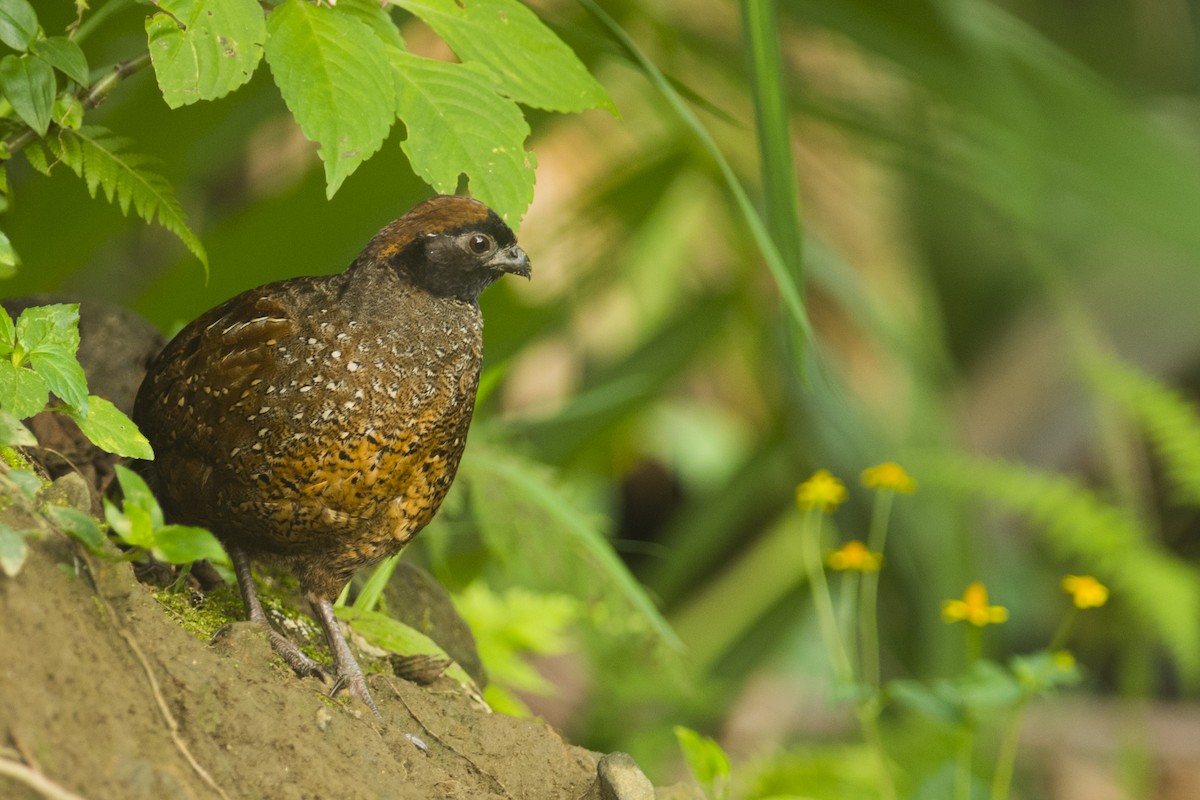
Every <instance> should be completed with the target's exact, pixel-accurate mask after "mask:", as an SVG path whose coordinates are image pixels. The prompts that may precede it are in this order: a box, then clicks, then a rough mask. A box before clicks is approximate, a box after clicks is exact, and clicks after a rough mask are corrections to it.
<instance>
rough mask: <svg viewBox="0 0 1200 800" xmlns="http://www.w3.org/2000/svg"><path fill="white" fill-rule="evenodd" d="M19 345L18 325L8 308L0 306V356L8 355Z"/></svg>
mask: <svg viewBox="0 0 1200 800" xmlns="http://www.w3.org/2000/svg"><path fill="white" fill-rule="evenodd" d="M16 346H17V326H16V325H14V324H13V318H12V317H11V316H9V314H8V309H6V308H5V307H4V306H0V356H4V357H6V358H7V357H8V356H9V355H11V354H12V351H13V348H14V347H16Z"/></svg>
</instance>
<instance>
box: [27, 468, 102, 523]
mask: <svg viewBox="0 0 1200 800" xmlns="http://www.w3.org/2000/svg"><path fill="white" fill-rule="evenodd" d="M38 500H39V501H40V502H42V503H48V504H52V505H56V506H69V507H71V508H77V509H79V510H80V511H82V512H83V513H85V514H90V513H91V511H92V493H91V490H90V489H89V488H88V484H87V481H86V480H84V479H83V476H82V475H80V474H79V473H78V472H68V473H67V474H65V475H62V476H61V477H58V478H55V479H54V482H53V483H51V484H50V485H49V486H47V487H46V488H44V489H42V491H41V492H39V493H38Z"/></svg>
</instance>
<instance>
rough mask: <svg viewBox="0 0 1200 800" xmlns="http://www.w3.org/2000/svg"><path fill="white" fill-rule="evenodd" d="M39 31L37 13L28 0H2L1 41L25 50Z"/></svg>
mask: <svg viewBox="0 0 1200 800" xmlns="http://www.w3.org/2000/svg"><path fill="white" fill-rule="evenodd" d="M37 32H38V21H37V14H35V13H34V11H33V6H31V5H29V3H28V2H27V0H0V42H4V43H5V44H6V45H8V46H9V47H11V48H12V49H13V50H20V51H22V52H24V51H25V50H27V49H28V48H29V43H30V42H32V41H33V39H34V37H35V36H37Z"/></svg>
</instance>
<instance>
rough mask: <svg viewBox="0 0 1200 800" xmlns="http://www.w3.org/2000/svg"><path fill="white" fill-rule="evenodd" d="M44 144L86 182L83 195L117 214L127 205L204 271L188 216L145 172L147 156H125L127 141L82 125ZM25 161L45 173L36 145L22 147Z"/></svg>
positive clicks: (204, 259) (161, 184) (42, 155)
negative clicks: (174, 239) (100, 196)
mask: <svg viewBox="0 0 1200 800" xmlns="http://www.w3.org/2000/svg"><path fill="white" fill-rule="evenodd" d="M45 144H46V146H47V148H48V149H49V150H50V152H51V153H52V154H53V155H54V157H55V158H57V159H59V160H61V161H62V162H63V163H65V164H66V165H67V166H68V167H70V168H71V170H72V171H74V173H75V174H76V175H78V176H80V177H81V178H83V179H84V181H85V182H86V183H87V187H88V192H89V193H90V194H91V196H92V197H95V196H96V192H97V190H99V189H103V190H104V196H105V198H106V199H107V200H108V201H109V202H110V203H112V202H115V203H117V204H118V205H119V206H120V207H121V213H122V214H128V213H129V207H130V205H132V206H133V210H134V212H135V213H137V215H138V216H139V217H141V218H142V219H144V220H146V222H154V221H155V219H157V221H158V224H159V225H161V226H163V227H164V228H166V229H167V230H168V231H170V232H171V233H173V234H175V235H176V236H178V237H179V238H180V240H181V241H182V242H183V243H184V244H185V245H187V248H188V249H189V250H191V251H192V253H193V254H194V255H195V256H196V258H198V259H200V263H202V264H203V265H204V271H205V273H207V272H208V254H207V253H206V252H205V251H204V245H202V244H201V243H200V240H199V239H198V238H196V234H194V233H192V231H191V230H190V229H189V228H188V226H187V216H186V215H185V214H184V213H183V208H182V207H181V206H180V205H179V201H178V200H177V199H176V198H175V192H174V191H173V190H172V189H171V185H170V184H169V183H167V181H166V179H165V178H163V177H162V176H161V175H159V174H158V173H157V172H153V171H151V169H150V167H151V166H152V165H153V164H154V163H155V162H154V160H153V159H151V158H150V157H148V156H145V155H140V154H138V153H130V152H128V150H127V148H128V147H129V140H128V139H125V138H123V137H119V136H115V135H113V133H112V131H109V130H107V129H105V128H101V127H99V126H96V125H84V126H83V127H82V128H80V129H79V130H78V131H70V130H58V131H56V135H54V136H50V137H48V138H46V139H45ZM25 153H26V155H27V156H28V158H29V162H30V163H31V164H33V166H34V168H35V169H40V168H39V164H40V165H41V166H42V167H46V168H47V169H41V170H40V171H43V172H48V167H49V164H48V162H47V159H46V157H45V153H44V152H42V151H41V148H40V147H39V146H37V144H36V143H35V144H34V145H31V146H29V147H27V148H25Z"/></svg>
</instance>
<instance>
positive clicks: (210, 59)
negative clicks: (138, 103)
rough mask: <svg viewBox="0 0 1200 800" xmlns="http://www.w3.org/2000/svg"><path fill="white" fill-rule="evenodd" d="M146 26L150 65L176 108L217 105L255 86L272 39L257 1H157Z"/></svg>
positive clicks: (169, 100)
mask: <svg viewBox="0 0 1200 800" xmlns="http://www.w3.org/2000/svg"><path fill="white" fill-rule="evenodd" d="M155 5H157V6H158V7H159V8H160V9H162V11H161V12H160V13H158V14H155V15H154V16H152V17H150V18H149V19H147V20H146V36H147V39H148V40H149V43H150V60H151V61H152V62H153V63H154V73H155V75H156V76H157V77H158V86H159V88H160V89H161V90H162V95H163V99H164V100H166V101H167V105H169V106H170V107H171V108H179V107H180V106H184V105H187V104H189V103H195V102H196V101H198V100H215V99H216V98H218V97H224V96H225V95H227V94H229V93H230V92H232V91H233V90H234V89H237V88H238V87H240V86H241V85H242V84H244V83H246V82H247V81H248V80H250V76H252V75H253V74H254V70H255V69H256V68H257V67H258V62H259V61H260V60H261V59H262V54H263V43H264V42H265V41H266V38H267V28H266V22H265V21H264V20H263V13H262V8H261V7H260V6H259V4H258V3H257V2H255V0H158V1H157V2H156V3H155Z"/></svg>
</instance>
